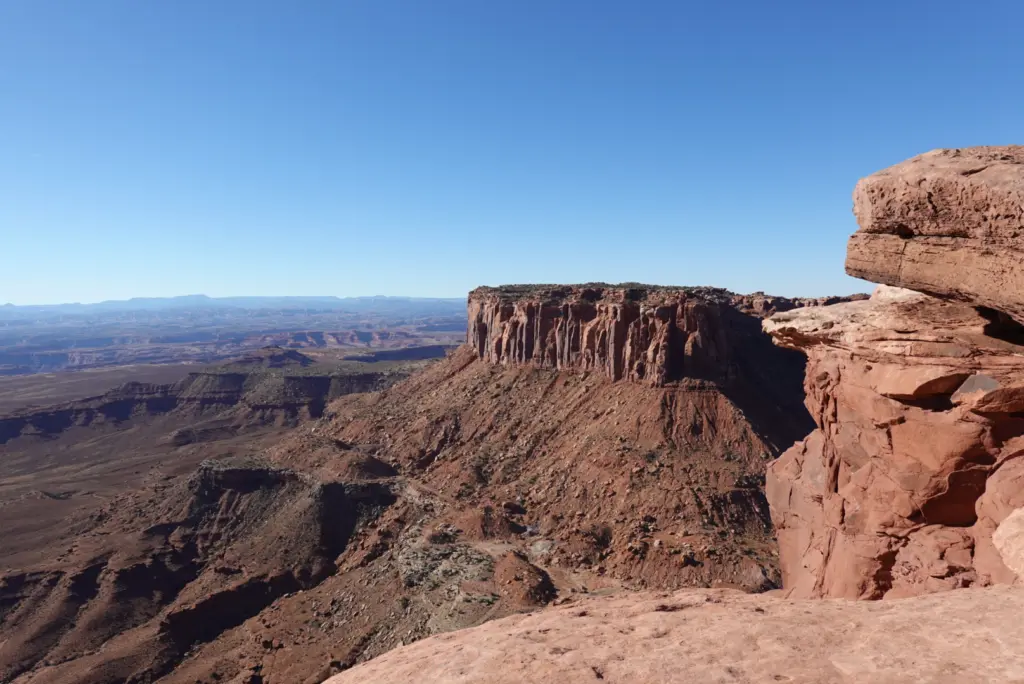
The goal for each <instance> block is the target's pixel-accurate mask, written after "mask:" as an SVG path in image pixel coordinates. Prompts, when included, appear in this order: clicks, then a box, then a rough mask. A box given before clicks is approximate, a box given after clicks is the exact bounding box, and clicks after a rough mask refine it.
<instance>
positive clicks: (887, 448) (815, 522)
mask: <svg viewBox="0 0 1024 684" xmlns="http://www.w3.org/2000/svg"><path fill="white" fill-rule="evenodd" d="M989 326H990V323H989V321H988V320H987V319H986V318H984V317H982V316H981V315H979V314H978V313H977V312H976V311H975V310H974V309H972V308H970V307H968V306H964V305H961V304H956V303H951V302H947V301H942V300H939V299H935V298H933V297H929V296H927V295H922V294H918V293H914V292H910V291H908V290H893V289H889V288H884V287H883V288H880V290H879V292H878V293H876V295H875V297H874V298H872V299H871V300H869V301H865V302H855V303H851V304H843V305H839V306H835V307H828V308H822V309H816V310H805V311H793V312H789V313H783V314H779V315H777V316H774V317H772V318H771V319H769V320H767V321H765V328H766V329H767V330H768V331H769V332H770V333H771V334H772V335H773V336H775V338H776V339H777V341H778V342H779V343H781V344H783V345H785V346H790V347H794V348H799V349H802V350H803V351H804V352H805V353H806V354H807V356H808V365H807V374H806V380H805V389H806V392H807V406H808V408H809V409H810V411H811V415H812V417H813V418H814V420H815V422H816V423H817V425H818V429H817V430H815V431H814V432H813V433H811V435H810V436H808V437H807V438H806V439H805V440H803V441H802V442H799V443H797V444H796V445H795V446H794V447H793V448H791V449H790V450H789V451H787V452H786V453H785V454H783V455H782V457H780V458H779V460H778V461H776V462H775V463H773V464H772V465H771V466H770V467H769V471H768V476H767V494H768V500H769V503H770V505H771V507H772V518H773V521H774V522H775V525H776V528H777V534H778V537H779V544H780V560H781V563H782V569H783V586H784V587H785V588H786V590H787V591H788V592H789V594H790V595H792V596H797V597H822V596H825V597H844V598H881V597H883V596H890V597H891V596H906V595H913V594H920V593H927V592H931V591H938V590H942V589H952V588H956V587H962V586H967V585H970V584H974V583H978V582H981V583H989V582H1012V581H1013V579H1014V574H1013V573H1012V572H1010V571H1009V570H1008V569H1007V568H1006V566H1005V565H1004V563H1003V562H1002V560H1001V557H1000V554H999V553H998V552H997V551H996V550H995V549H994V547H993V546H992V541H991V539H992V534H993V532H994V530H995V529H996V526H997V525H998V524H999V523H1000V522H1002V521H1003V520H1004V519H1005V518H1006V517H1007V516H1008V515H1009V513H1010V512H1012V511H1013V509H1014V508H1016V507H1019V506H1024V487H1022V486H1021V485H1022V484H1024V468H1022V466H1024V458H1022V456H1024V437H1022V435H1024V418H1022V417H1021V413H1020V412H1021V411H1022V410H1024V347H1021V346H1018V345H1015V344H1013V343H1012V342H1008V341H1006V340H1002V339H999V338H996V337H992V336H990V335H987V334H986V332H985V331H986V329H989ZM973 388H978V389H977V390H974V389H973Z"/></svg>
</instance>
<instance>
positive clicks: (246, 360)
mask: <svg viewBox="0 0 1024 684" xmlns="http://www.w3.org/2000/svg"><path fill="white" fill-rule="evenodd" d="M314 363H315V361H314V360H313V359H311V358H310V357H308V356H306V355H305V354H302V353H300V352H298V351H295V350H294V349H282V348H281V347H277V346H273V345H272V346H267V347H262V348H260V349H256V350H254V351H251V352H249V353H247V354H245V355H244V356H241V357H239V358H237V359H234V360H232V361H230V362H229V365H231V366H243V367H246V368H256V367H263V368H288V367H291V366H300V367H302V368H305V367H307V366H311V365H313V364H314Z"/></svg>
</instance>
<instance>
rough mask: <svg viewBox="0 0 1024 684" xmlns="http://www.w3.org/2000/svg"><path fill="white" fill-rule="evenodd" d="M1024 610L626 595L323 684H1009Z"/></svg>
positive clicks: (1015, 673) (971, 595)
mask: <svg viewBox="0 0 1024 684" xmlns="http://www.w3.org/2000/svg"><path fill="white" fill-rule="evenodd" d="M1022 610H1024V592H1021V591H1016V590H1011V589H1007V588H1005V587H1001V588H996V587H993V588H989V589H976V590H969V591H961V592H956V593H953V594H945V595H943V596H925V597H917V598H913V599H907V600H903V601H887V602H882V603H854V602H851V601H782V600H779V599H777V598H772V597H769V596H765V595H749V594H740V593H738V592H732V591H722V590H717V591H716V590H703V591H701V590H689V591H680V592H677V593H674V594H649V593H648V594H627V595H619V596H611V597H602V598H593V599H590V600H585V601H581V602H579V603H574V604H570V605H568V606H563V607H560V608H549V609H546V610H543V611H541V612H538V613H534V614H532V615H516V616H513V617H507V618H504V619H502V620H496V621H493V622H488V623H486V624H484V625H481V626H479V627H475V628H473V629H467V630H462V631H460V632H454V633H450V634H440V635H437V636H434V637H431V638H429V639H424V640H423V641H419V642H416V643H414V644H412V645H409V646H405V647H403V648H398V649H395V650H394V651H391V652H389V653H385V654H384V655H382V656H380V657H378V658H375V659H373V660H371V661H369V662H367V663H363V664H361V665H358V666H356V667H354V668H352V669H351V670H348V671H347V672H342V673H341V674H338V675H336V676H334V677H332V678H331V679H329V680H328V682H327V684H349V683H351V684H355V683H357V682H358V683H359V684H392V683H393V682H423V683H441V682H444V683H446V684H448V683H455V682H460V683H463V684H470V683H471V682H472V683H480V684H483V683H484V682H486V683H487V684H513V683H514V684H519V683H521V682H565V683H566V684H576V683H581V684H583V683H585V684H591V682H596V681H598V680H605V681H609V682H617V683H618V684H646V683H648V682H663V683H664V684H674V683H678V684H683V683H687V684H688V683H689V682H726V681H737V682H750V683H752V684H753V683H760V682H764V683H766V684H767V683H774V682H794V683H798V684H826V683H827V684H832V683H833V682H888V683H890V684H895V683H897V682H906V683H907V684H910V683H911V682H936V683H939V682H959V681H972V682H987V683H995V682H1018V681H1021V680H1022V679H1024V660H1022V659H1021V657H1020V655H1021V653H1024V622H1022V621H1021V620H1020V615H1021V611H1022ZM755 645H756V647H755ZM965 673H970V674H969V676H966V674H965Z"/></svg>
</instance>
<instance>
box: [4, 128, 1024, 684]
mask: <svg viewBox="0 0 1024 684" xmlns="http://www.w3.org/2000/svg"><path fill="white" fill-rule="evenodd" d="M1021 149H1022V148H1017V147H1001V148H976V149H968V150H944V151H935V152H931V153H927V154H925V155H921V156H920V157H917V158H914V159H912V160H908V161H907V162H904V163H902V164H899V165H897V166H895V167H893V168H892V169H887V170H884V171H881V172H879V173H878V174H875V175H873V176H870V177H868V178H866V179H864V180H862V181H861V182H860V183H859V184H858V185H857V188H856V189H855V192H854V212H855V215H856V217H857V218H858V220H859V222H860V230H859V231H858V232H857V233H856V234H854V235H853V236H852V237H851V238H850V241H849V245H848V251H847V270H848V272H849V273H850V274H852V275H857V276H860V277H863V278H866V279H869V280H872V281H875V282H877V283H878V287H877V288H876V289H875V291H874V293H873V294H872V295H870V296H866V295H856V296H851V297H829V298H821V299H811V298H804V299H788V298H783V297H773V296H770V295H766V294H764V293H755V294H751V295H738V294H734V293H731V292H728V291H726V290H722V289H717V288H710V287H664V286H651V285H642V284H638V283H624V284H619V285H612V284H605V283H587V284H580V285H509V286H502V287H481V288H477V289H476V290H473V291H472V292H470V293H469V296H468V299H467V301H466V303H465V306H466V311H467V315H466V318H465V319H464V320H465V344H462V345H461V346H459V347H458V348H455V349H447V350H443V349H442V353H443V358H436V359H421V360H418V361H415V362H412V361H403V362H401V363H415V364H418V365H417V366H415V367H411V366H407V367H402V368H400V369H397V370H395V371H394V372H392V371H389V370H388V368H387V366H386V365H385V366H381V365H379V364H388V363H399V362H396V361H394V360H393V359H391V358H390V357H389V356H388V354H390V353H391V351H392V350H390V349H388V348H379V349H369V350H365V351H363V352H361V353H360V355H358V356H356V357H352V358H349V359H347V360H345V359H341V360H344V362H345V363H346V364H349V365H348V366H345V368H346V369H347V370H346V372H345V373H344V374H340V375H339V374H337V373H335V374H326V375H324V374H323V373H318V372H317V371H316V368H317V367H318V363H319V361H318V360H317V359H316V354H315V351H316V350H317V349H319V347H318V346H317V345H313V346H311V347H308V348H306V347H299V346H297V345H289V346H288V348H268V349H263V350H260V351H259V352H256V353H249V354H247V355H246V356H243V357H241V358H235V359H233V360H231V361H230V362H228V363H226V364H224V365H223V366H221V367H218V368H217V369H216V370H214V371H210V370H205V371H197V372H191V373H190V374H188V375H187V376H184V377H183V378H181V379H179V380H178V381H176V382H173V383H164V384H159V383H152V384H147V383H135V384H129V385H125V386H122V387H120V388H118V389H115V390H112V391H111V392H108V393H105V394H102V395H98V396H93V397H87V398H83V399H77V400H75V401H73V402H69V403H67V404H65V405H59V406H49V407H45V406H44V407H32V408H31V409H23V410H22V411H21V412H13V413H11V414H9V415H7V416H6V417H5V418H4V419H2V420H0V426H4V427H2V428H0V429H2V430H3V433H2V434H3V435H4V437H3V439H4V444H2V445H0V448H2V449H4V451H3V453H2V458H0V467H3V468H6V469H7V470H6V477H7V478H8V479H7V480H6V481H5V482H0V495H2V494H4V492H5V489H4V487H6V488H7V490H6V491H7V492H15V491H16V492H17V493H18V496H17V497H11V496H6V497H5V498H4V499H3V500H2V501H0V513H3V512H4V510H5V508H6V510H7V511H8V512H10V511H29V510H31V512H32V514H33V516H38V519H40V520H45V519H47V518H46V517H45V516H46V515H50V516H54V513H53V511H60V510H65V511H67V513H68V514H67V515H66V518H67V519H66V520H65V521H64V522H63V523H61V524H59V525H56V524H54V525H51V526H50V528H51V529H50V532H48V533H47V534H48V536H46V535H44V536H41V537H39V538H38V539H37V540H35V542H36V543H35V544H33V540H32V538H31V534H29V533H28V532H25V530H26V529H28V528H26V527H24V526H23V528H22V533H21V534H20V536H16V537H13V538H16V539H20V540H21V541H19V542H18V544H19V545H18V546H16V547H14V548H13V550H8V549H5V554H4V556H3V558H0V567H2V568H3V573H2V575H0V681H5V682H6V681H11V682H16V683H17V684H30V683H31V684H43V683H46V684H51V683H53V684H124V683H127V682H131V683H132V684H141V683H143V682H156V681H159V682H162V683H165V684H171V683H177V682H182V683H184V682H188V683H189V684H191V683H192V682H232V684H282V683H284V682H300V683H301V684H319V683H320V682H324V681H325V680H326V681H329V682H331V684H345V683H346V682H384V681H413V680H415V681H431V682H483V681H488V682H490V681H494V682H517V681H533V680H551V681H554V680H558V681H572V682H590V681H597V680H606V681H614V682H621V683H629V682H642V681H691V680H693V679H694V678H696V679H700V680H702V681H704V680H706V681H723V682H725V681H747V682H772V681H792V682H806V683H812V682H813V683H817V682H822V683H823V682H838V681H891V682H913V681H934V682H956V681H965V680H971V681H984V682H1014V681H1021V680H1022V679H1024V669H1022V665H1021V663H1024V630H1022V629H1021V626H1020V624H1021V623H1020V620H1019V619H1017V618H1018V616H1019V613H1020V611H1021V609H1022V601H1024V594H1022V593H1021V585H1022V584H1024V325H1022V321H1021V317H1022V309H1021V308H1020V301H1021V296H1022V295H1021V293H1022V291H1024V290H1022V288H1021V287H1020V285H1021V281H1020V277H1021V261H1020V260H1019V259H1018V258H1017V256H1018V252H1019V251H1020V249H1021V246H1020V245H1019V244H1018V238H1019V235H1020V234H1024V233H1022V231H1024V225H1022V222H1024V218H1022V216H1024V214H1022V197H1024V173H1021V170H1022V169H1024V165H1022V164H1021V160H1022V159H1024V156H1022V153H1021ZM440 346H442V347H443V345H440ZM401 352H402V358H406V356H405V354H408V353H415V352H413V351H411V350H406V349H402V350H401ZM424 355H426V356H430V355H433V354H424ZM352 364H355V365H356V366H353V365H352ZM360 364H361V365H360ZM366 366H369V367H373V368H375V370H368V369H366V368H365V367H366ZM355 367H358V368H360V369H361V370H359V371H358V372H356V371H355V370H354V368H355ZM5 421H6V422H5ZM154 436H158V437H157V439H155V440H154ZM62 440H63V441H62ZM97 440H99V443H100V446H99V449H101V450H103V453H105V454H107V456H106V457H104V458H106V460H104V458H98V457H97V454H98V453H99V452H98V451H96V450H95V449H94V450H93V451H90V452H88V453H86V452H81V451H79V450H80V449H81V448H82V447H81V445H82V444H90V443H95V442H96V441H97ZM104 440H106V441H104ZM140 440H142V441H140ZM124 445H131V448H132V449H134V450H137V451H138V452H139V453H140V454H145V458H144V459H143V460H139V461H137V462H136V461H133V460H132V458H127V459H126V458H125V457H124V456H123V454H124V453H126V450H124V449H123V446H124ZM17 454H20V456H19V455H17ZM110 454H118V456H119V457H118V458H112V457H110ZM11 455H15V457H13V458H12V457H11ZM46 459H51V460H49V461H47V460H46ZM54 459H57V460H56V461H55V460H54ZM60 459H63V460H60ZM55 462H56V463H59V464H60V467H59V468H57V469H56V470H55V471H54V472H56V473H58V474H59V473H60V472H61V468H66V467H68V466H69V465H76V466H77V467H84V469H85V470H89V469H91V468H111V469H113V471H114V472H118V473H121V472H123V471H125V470H132V471H135V472H133V473H132V475H131V478H134V479H131V478H129V479H131V485H130V486H126V487H124V488H121V489H111V490H110V491H107V492H104V497H103V499H102V500H101V501H99V502H97V503H93V504H90V505H89V506H85V507H82V508H80V509H78V510H77V511H74V510H70V509H62V508H61V507H62V506H66V505H67V502H68V501H74V500H75V499H76V498H77V497H78V494H77V492H78V491H79V490H77V489H74V488H66V489H60V488H50V487H47V488H44V487H40V486H39V484H38V483H39V482H40V481H41V480H40V479H39V478H41V477H43V475H41V474H38V473H36V472H35V471H33V470H32V469H33V468H36V469H37V470H39V472H43V471H44V470H47V468H48V467H49V466H50V465H52V464H53V463H55ZM40 464H42V465H43V466H46V468H40ZM104 464H105V465H104ZM140 466H141V467H140ZM0 474H3V473H0ZM26 475H29V476H30V477H25V476H26ZM33 478H36V479H33ZM19 487H20V489H18V488H19ZM33 487H34V488H33ZM65 495H67V496H65ZM17 506H22V508H21V509H18V508H16V507H17ZM26 506H29V507H30V508H26ZM47 510H49V511H50V512H49V513H46V512H45V511H47ZM17 517H19V518H24V517H26V516H25V515H24V514H23V513H22V514H21V515H19V516H17ZM12 519H13V518H12ZM49 519H51V520H52V519H54V518H53V517H51V518H49ZM33 529H35V528H33ZM29 531H31V530H29ZM37 531H38V530H37ZM5 541H6V540H5ZM820 599H849V600H845V601H822V600H820Z"/></svg>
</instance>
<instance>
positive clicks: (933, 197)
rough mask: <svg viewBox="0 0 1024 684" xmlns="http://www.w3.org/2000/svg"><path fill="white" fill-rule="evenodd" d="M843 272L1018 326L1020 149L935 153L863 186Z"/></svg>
mask: <svg viewBox="0 0 1024 684" xmlns="http://www.w3.org/2000/svg"><path fill="white" fill-rule="evenodd" d="M853 200H854V213H855V214H856V215H857V220H858V221H859V223H860V230H859V231H857V233H855V234H854V235H853V237H851V238H850V243H849V248H848V251H847V257H846V271H847V273H849V274H850V275H852V276H855V277H858V278H864V279H866V280H871V281H874V282H876V283H885V284H886V285H894V286H898V287H905V288H910V289H913V290H918V291H920V292H926V293H928V294H932V295H936V296H941V297H947V298H952V299H956V300H959V301H964V302H967V303H970V304H975V305H980V306H985V307H988V308H991V309H995V310H998V311H1002V312H1004V313H1006V314H1009V315H1010V316H1012V317H1013V318H1015V319H1016V320H1017V321H1020V322H1024V269H1022V268H1021V267H1020V265H1021V263H1022V261H1024V146H1006V147H977V148H971V149H961V150H935V151H932V152H928V153H927V154H922V155H920V156H918V157H914V158H913V159H910V160H907V161H905V162H903V163H901V164H897V165H896V166H893V167H892V168H889V169H885V170H884V171H880V172H878V173H876V174H874V175H872V176H869V177H867V178H865V179H863V180H862V181H861V182H860V183H859V184H858V185H857V188H856V190H855V191H854V196H853Z"/></svg>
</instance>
